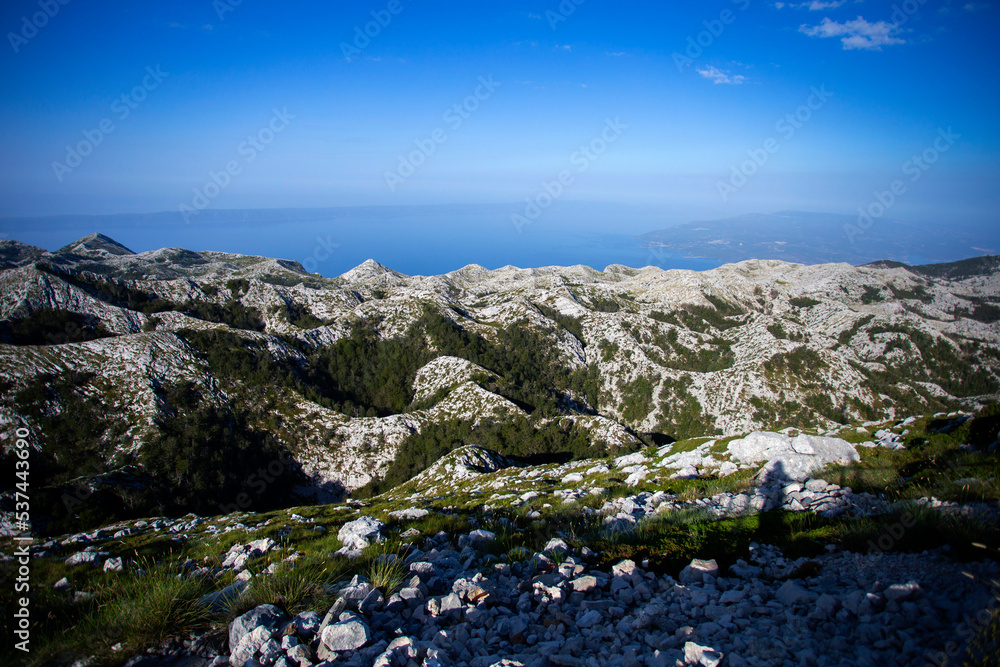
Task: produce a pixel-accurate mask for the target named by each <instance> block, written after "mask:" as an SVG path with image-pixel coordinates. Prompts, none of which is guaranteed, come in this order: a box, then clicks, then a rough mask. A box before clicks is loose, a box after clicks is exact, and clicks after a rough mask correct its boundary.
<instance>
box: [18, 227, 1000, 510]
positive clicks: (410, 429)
mask: <svg viewBox="0 0 1000 667" xmlns="http://www.w3.org/2000/svg"><path fill="white" fill-rule="evenodd" d="M0 257H2V258H3V265H2V266H3V269H2V271H0V320H2V321H0V327H2V331H0V335H2V336H3V337H4V340H6V341H7V343H8V344H0V361H2V363H0V382H2V384H3V386H4V387H5V391H4V398H3V400H2V402H0V422H2V423H3V424H5V425H6V426H5V427H4V428H3V432H2V434H0V438H2V439H3V440H2V442H3V448H4V450H9V448H10V446H11V435H10V434H11V433H12V432H13V428H12V427H13V426H14V425H25V426H26V427H27V428H28V429H29V430H30V431H31V433H32V438H31V440H32V443H33V444H34V446H35V447H37V448H39V449H40V450H41V449H44V447H45V446H47V445H46V443H47V439H46V438H47V436H46V432H45V430H46V428H53V427H52V426H51V424H54V423H57V421H58V418H59V415H60V414H62V416H63V417H64V419H68V418H69V414H68V411H72V410H76V409H78V407H79V405H78V404H79V402H83V403H86V404H87V405H90V406H91V408H93V409H95V410H97V409H99V408H102V409H103V411H104V414H105V415H106V416H107V415H113V421H114V424H110V423H108V424H104V425H103V426H102V427H101V428H100V429H97V430H96V431H95V432H93V433H89V434H87V435H86V437H87V438H89V439H90V440H88V443H87V444H88V447H90V449H92V450H93V452H94V453H93V457H92V458H95V459H97V460H98V462H97V463H96V464H95V465H92V466H83V469H85V470H87V471H88V474H89V475H90V477H89V478H88V479H87V480H84V483H85V484H86V485H89V486H91V487H93V486H94V485H95V484H96V482H95V481H94V480H95V479H97V478H98V477H99V476H100V475H103V474H108V473H111V472H114V471H117V470H121V469H123V468H124V467H126V466H131V465H139V466H140V467H141V465H142V452H143V451H144V447H147V446H148V445H149V444H150V443H154V442H160V440H158V437H159V436H160V435H161V434H162V431H163V428H164V427H163V424H164V421H165V420H167V419H168V418H170V417H171V416H172V415H175V414H176V413H177V406H178V405H179V404H178V403H177V400H176V399H175V398H174V394H171V393H170V392H169V391H168V389H170V388H171V387H174V386H176V385H178V384H179V383H181V382H185V383H188V385H187V386H190V387H193V388H194V389H193V391H195V392H196V393H197V395H198V396H199V400H200V401H201V402H202V403H206V404H210V405H213V406H216V407H217V408H218V409H225V410H231V411H233V414H238V415H239V417H238V420H242V421H241V423H244V425H245V427H246V428H247V429H249V430H251V431H253V432H255V433H267V434H268V435H269V437H271V438H273V439H274V440H276V441H277V445H276V446H279V447H280V448H282V449H284V450H285V451H287V452H288V453H289V454H290V456H291V458H292V459H293V460H294V461H295V469H296V470H297V471H298V473H301V474H299V476H298V477H297V478H296V480H295V482H296V485H297V486H298V487H299V488H300V491H305V489H307V488H311V489H312V491H311V492H310V493H312V494H313V497H335V496H336V495H337V494H338V493H341V492H342V491H343V490H344V489H347V490H353V489H357V488H359V487H361V486H363V485H365V484H367V483H368V482H370V481H372V480H377V479H379V478H381V477H382V476H384V475H385V474H386V473H387V471H388V470H389V469H390V467H391V465H392V462H393V461H394V460H395V459H397V458H398V454H399V452H400V448H401V447H404V443H406V442H408V440H409V439H410V438H413V437H414V435H415V434H418V433H421V432H424V431H426V430H427V428H428V427H429V426H439V425H440V424H443V423H453V422H471V423H475V424H480V423H483V422H484V420H485V422H488V423H503V422H507V421H511V420H518V419H527V418H528V417H529V416H530V422H531V424H532V426H533V428H536V429H539V428H543V427H545V426H546V425H549V427H551V428H556V427H558V428H562V429H563V430H564V431H565V430H566V429H569V431H572V432H575V431H574V429H582V432H583V433H586V434H587V437H588V438H590V439H591V440H593V441H600V442H601V443H604V444H605V446H606V447H608V448H609V451H613V450H626V451H627V450H631V449H636V448H638V447H639V446H641V444H642V443H641V442H640V440H639V437H640V436H641V437H644V438H646V442H656V443H657V444H663V443H666V442H669V441H670V440H671V439H683V438H687V437H691V436H696V435H705V436H717V437H722V438H725V437H729V436H734V435H742V434H746V433H749V432H751V431H754V430H759V429H775V428H786V427H797V428H811V429H813V430H814V432H816V433H819V434H822V433H827V432H831V431H833V430H835V429H837V428H839V427H840V425H841V424H844V423H856V422H863V421H871V420H879V419H881V420H885V419H893V418H898V417H901V416H905V415H907V414H911V413H920V412H926V411H935V410H953V409H974V408H975V407H976V406H978V405H982V404H984V403H987V402H990V401H993V400H995V399H996V397H997V394H998V391H1000V389H998V387H1000V385H998V381H997V377H998V375H1000V325H998V323H997V321H998V315H997V308H998V306H997V301H998V298H1000V275H998V271H997V267H996V262H978V263H973V264H968V263H966V264H962V263H958V264H956V265H954V266H951V265H949V267H940V268H939V269H937V270H917V269H912V268H910V267H906V266H903V265H898V264H881V265H872V266H860V267H855V266H850V265H847V264H827V265H816V266H803V265H799V264H789V263H785V262H780V261H757V260H752V261H746V262H741V263H739V264H732V265H726V266H723V267H720V268H718V269H715V270H712V271H706V272H691V271H680V270H672V271H663V270H661V269H658V268H654V267H646V268H642V269H637V268H628V267H623V266H609V267H607V268H605V270H604V271H597V270H595V269H592V268H590V267H585V266H574V267H544V268H535V269H519V268H515V267H503V268H500V269H496V270H487V269H485V268H483V267H479V266H475V265H473V266H468V267H465V268H463V269H460V270H458V271H454V272H451V273H449V274H445V275H440V276H405V275H402V274H399V273H397V272H394V271H392V270H390V269H388V268H386V267H383V266H381V265H379V264H378V263H377V262H374V261H371V260H369V261H368V262H365V263H364V264H362V265H360V266H358V267H356V268H355V269H352V270H351V271H348V272H347V273H345V274H343V275H342V276H339V277H337V278H333V279H327V278H323V277H321V276H319V275H314V274H307V273H306V272H305V271H304V270H303V269H302V267H301V266H299V265H298V264H297V263H295V262H289V261H286V260H277V259H269V258H262V257H247V256H241V255H233V254H226V253H219V252H192V251H188V250H183V249H176V248H173V249H162V250H157V251H151V252H144V253H139V254H136V253H133V252H131V251H130V250H128V249H127V248H125V247H124V246H122V245H121V244H118V243H116V242H114V241H113V240H112V239H109V238H107V237H104V236H101V235H99V234H97V235H92V236H89V237H86V238H84V239H81V240H79V241H77V242H75V243H72V244H70V245H68V246H66V247H65V248H62V249H60V250H59V251H56V252H46V251H44V250H41V249H38V248H32V247H30V246H25V245H24V244H21V243H18V242H16V241H8V240H5V241H0ZM427 312H432V313H434V314H435V315H436V317H438V318H439V319H440V320H443V321H447V322H450V323H453V324H454V325H455V326H456V327H457V328H458V329H460V330H461V331H463V332H465V334H463V335H467V336H478V338H476V339H475V340H476V341H479V342H475V341H474V342H475V345H473V346H472V347H466V348H461V349H468V350H483V349H485V346H488V344H490V343H491V342H492V343H494V344H497V345H501V346H502V345H504V344H506V343H505V341H510V340H519V339H517V338H514V336H516V335H517V331H519V330H522V331H530V332H534V335H536V336H537V339H536V338H532V339H530V340H531V341H535V340H537V341H542V343H539V344H540V345H543V346H544V348H545V350H544V355H540V356H538V357H535V359H536V362H537V359H539V358H544V359H545V360H546V361H545V364H544V365H543V366H538V364H537V363H536V362H532V363H536V366H535V367H533V371H532V372H528V373H521V374H518V373H520V371H518V372H515V371H512V370H511V369H510V367H508V368H500V367H495V368H492V367H485V366H483V365H482V364H481V363H477V359H478V360H479V361H480V362H483V363H485V362H484V361H483V360H484V359H493V358H497V355H496V354H493V353H489V354H487V353H483V354H480V355H479V356H478V357H476V358H475V359H473V358H462V353H461V352H456V350H459V348H454V346H453V348H454V349H453V348H448V349H439V342H437V341H436V340H435V338H434V336H433V335H431V334H430V333H428V331H429V329H426V328H425V329H424V332H423V343H422V344H423V345H424V348H423V350H424V351H423V352H422V353H421V354H425V356H426V357H427V359H428V360H427V361H426V363H424V364H423V365H422V366H420V368H419V370H418V371H417V372H416V373H415V375H414V376H413V377H412V378H410V379H409V380H408V382H409V386H408V387H407V390H408V391H409V395H408V396H407V404H406V405H404V406H402V407H401V409H393V410H385V409H382V408H378V406H374V407H373V406H372V405H368V406H367V407H366V405H364V404H363V403H362V404H358V402H357V401H354V402H352V403H350V404H349V405H350V406H351V407H345V406H347V405H348V403H345V402H343V401H341V402H336V401H334V399H333V398H332V397H334V396H335V395H336V394H337V391H339V389H338V388H337V387H333V388H332V389H331V387H330V386H329V383H327V384H326V385H323V384H321V383H315V382H314V383H313V384H310V381H309V380H308V377H306V376H307V373H306V370H303V369H307V367H308V364H309V362H310V359H312V358H313V356H314V355H315V354H317V353H318V351H322V350H328V349H331V346H336V345H337V344H338V343H340V344H344V341H347V340H349V338H350V336H351V332H352V327H354V326H356V324H357V323H358V322H366V323H369V324H370V325H371V326H372V327H374V329H375V330H376V332H377V337H378V339H379V340H381V341H394V340H397V339H400V340H401V339H402V338H403V337H405V336H406V335H407V332H409V331H411V329H412V328H413V327H414V326H415V323H419V322H422V321H423V320H421V318H422V317H424V315H425V314H426V313H427ZM191 332H195V333H191ZM197 332H203V333H204V336H208V338H205V337H204V336H203V337H202V338H198V337H197V336H196V335H195V334H196V333H197ZM213 332H215V333H213ZM223 333H225V334H230V335H232V336H235V338H227V339H225V340H227V341H229V342H228V343H226V344H227V345H229V348H228V349H229V351H230V352H232V351H233V350H236V351H237V352H239V350H238V349H237V348H243V347H246V348H247V349H252V350H253V354H254V355H257V356H256V357H255V359H256V361H255V363H258V364H264V363H265V362H267V363H273V364H274V365H273V366H271V368H272V369H279V371H275V372H272V373H271V376H274V375H275V374H276V373H279V372H280V373H284V371H283V370H280V369H298V370H294V373H293V374H298V376H299V377H298V379H294V381H292V380H289V381H288V382H284V383H283V384H282V383H277V384H271V383H266V382H257V381H253V380H250V378H249V377H247V378H243V379H242V380H241V378H239V377H236V378H235V379H234V378H233V377H230V376H226V377H223V375H222V372H221V371H220V369H219V366H218V363H217V359H218V356H213V355H212V352H213V350H214V349H215V348H212V349H209V350H208V351H206V348H205V347H204V345H205V344H207V343H205V341H206V340H208V341H217V340H221V339H219V338H211V336H218V335H221V334H223ZM199 341H201V343H200V344H202V347H199V346H198V344H199V343H198V342H199ZM233 341H235V342H233ZM240 341H242V342H240ZM213 344H215V343H213ZM470 345H472V344H470ZM476 346H478V347H476ZM490 354H493V356H490ZM468 356H473V355H468ZM262 358H266V359H264V361H261V359H262ZM268 360H269V361H268ZM324 363H325V362H324ZM213 364H215V365H213ZM559 369H564V370H565V373H566V374H567V375H566V376H565V377H569V374H570V373H574V372H575V374H574V375H573V376H572V378H573V381H572V382H570V381H569V380H566V381H565V382H564V383H563V384H562V385H560V386H554V387H552V388H551V393H552V396H553V400H554V401H555V402H556V403H555V404H557V407H556V408H551V407H550V408H548V409H546V410H540V409H538V405H537V404H534V405H529V404H526V403H525V401H524V400H523V395H522V394H518V393H517V392H518V391H519V388H522V387H523V384H524V382H525V381H527V380H528V379H530V378H531V377H536V376H537V377H546V378H547V377H556V376H557V375H558V373H562V372H563V371H562V370H559ZM313 370H316V369H313ZM319 370H323V369H322V368H320V369H319ZM557 371H558V372H557ZM289 372H291V371H289ZM546 373H548V374H546ZM70 375H72V377H73V378H75V379H74V382H75V384H73V385H72V386H70V387H69V388H68V389H67V390H66V391H64V392H62V393H57V394H55V395H45V396H43V398H38V400H37V401H36V402H35V403H32V404H30V405H29V404H28V403H27V401H28V398H29V397H31V396H34V397H36V398H37V397H38V396H39V395H40V392H41V393H42V394H44V390H45V389H46V388H47V387H50V386H51V385H52V383H53V380H52V378H59V377H67V376H70ZM262 377H263V376H262ZM559 377H564V376H561V375H559ZM565 377H564V379H565ZM302 378H306V379H302ZM560 382H562V381H561V380H560ZM341 389H342V388H341ZM519 396H521V398H519ZM67 397H69V398H67ZM328 398H329V399H330V400H329V401H327V400H326V399H328ZM69 399H73V400H75V401H77V403H73V402H71V401H69ZM352 400H353V399H352ZM376 408H377V409H376ZM553 424H555V425H556V426H552V425H553ZM50 435H51V434H50ZM80 437H84V436H80ZM466 444H477V443H475V442H467V443H466ZM701 467H702V468H705V469H708V468H706V467H705V466H701ZM695 469H697V466H696V467H695ZM298 473H297V474H298ZM316 493H321V495H320V496H316V495H315V494H316ZM322 493H326V494H333V495H332V496H331V495H327V496H323V495H322Z"/></svg>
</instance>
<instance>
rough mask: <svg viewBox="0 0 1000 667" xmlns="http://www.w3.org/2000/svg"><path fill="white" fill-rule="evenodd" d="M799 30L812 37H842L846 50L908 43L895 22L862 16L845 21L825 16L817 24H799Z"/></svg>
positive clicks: (879, 48)
mask: <svg viewBox="0 0 1000 667" xmlns="http://www.w3.org/2000/svg"><path fill="white" fill-rule="evenodd" d="M799 32H802V33H805V34H806V35H809V36H810V37H840V41H841V42H842V43H843V45H844V50H845V51H850V50H852V49H865V50H868V51H881V50H882V47H883V46H890V45H892V44H906V40H905V39H900V38H899V37H897V36H896V35H898V34H899V32H900V29H899V26H898V25H896V24H895V23H887V22H885V21H878V22H876V23H869V22H868V21H866V20H864V19H863V18H862V17H860V16H859V17H858V18H856V19H855V20H853V21H845V22H844V23H838V22H837V21H831V20H830V19H829V18H825V19H823V22H822V23H820V24H819V25H817V26H808V25H801V26H799Z"/></svg>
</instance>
